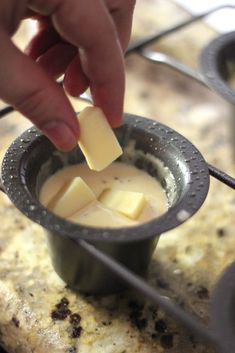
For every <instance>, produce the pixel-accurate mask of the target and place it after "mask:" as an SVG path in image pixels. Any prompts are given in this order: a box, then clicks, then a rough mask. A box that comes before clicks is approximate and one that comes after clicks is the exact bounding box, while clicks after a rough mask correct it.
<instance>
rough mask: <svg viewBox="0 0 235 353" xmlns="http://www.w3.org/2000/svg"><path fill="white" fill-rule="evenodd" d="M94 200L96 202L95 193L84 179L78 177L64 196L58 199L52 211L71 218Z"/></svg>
mask: <svg viewBox="0 0 235 353" xmlns="http://www.w3.org/2000/svg"><path fill="white" fill-rule="evenodd" d="M93 200H95V195H94V193H93V191H92V190H91V189H90V188H89V186H88V185H87V184H86V183H85V182H84V181H83V180H82V178H80V177H76V178H74V179H73V180H72V182H71V183H70V184H69V186H68V188H67V189H66V190H65V192H64V194H63V195H62V196H61V197H60V198H59V199H57V201H56V204H55V205H54V207H53V210H52V211H53V212H54V213H55V214H57V215H58V216H61V217H69V216H71V215H72V214H73V213H75V212H77V211H79V210H80V209H81V208H83V207H84V206H86V205H87V204H88V203H90V202H91V201H93Z"/></svg>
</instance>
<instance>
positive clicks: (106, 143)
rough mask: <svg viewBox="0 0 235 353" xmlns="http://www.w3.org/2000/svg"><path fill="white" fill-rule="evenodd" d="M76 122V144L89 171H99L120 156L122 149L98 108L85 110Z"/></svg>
mask: <svg viewBox="0 0 235 353" xmlns="http://www.w3.org/2000/svg"><path fill="white" fill-rule="evenodd" d="M78 120H79V126H80V138H79V141H78V144H79V147H80V148H81V150H82V152H83V154H84V156H85V158H86V161H87V164H88V166H89V168H90V169H94V170H96V171H100V170H102V169H104V168H105V167H107V166H108V165H109V164H111V163H112V162H113V161H114V160H115V159H117V158H118V157H119V156H120V155H121V154H122V148H121V146H120V144H119V142H118V140H117V138H116V136H115V134H114V132H113V130H112V128H111V126H110V125H109V123H108V121H107V119H106V117H105V115H104V114H103V112H102V110H101V109H100V108H98V107H87V108H85V109H84V110H83V111H82V112H81V113H80V114H79V116H78Z"/></svg>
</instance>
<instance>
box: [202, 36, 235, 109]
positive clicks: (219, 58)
mask: <svg viewBox="0 0 235 353" xmlns="http://www.w3.org/2000/svg"><path fill="white" fill-rule="evenodd" d="M234 48H235V32H230V33H226V34H224V35H221V36H219V37H217V38H216V39H214V40H213V41H212V42H210V43H209V45H207V46H206V47H205V48H204V49H203V51H202V54H201V60H200V61H201V70H202V74H203V76H204V78H205V81H206V83H207V84H208V86H209V87H210V88H211V89H213V90H214V91H216V92H217V93H218V94H220V95H221V96H222V97H224V98H225V99H226V101H227V102H229V103H232V104H235V91H234V89H233V88H232V87H231V86H230V84H229V79H230V78H231V76H233V75H235V50H234Z"/></svg>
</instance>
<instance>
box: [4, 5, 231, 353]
mask: <svg viewBox="0 0 235 353" xmlns="http://www.w3.org/2000/svg"><path fill="white" fill-rule="evenodd" d="M224 8H232V9H235V6H233V5H226V6H219V7H216V8H213V9H211V10H209V11H207V12H204V13H202V14H200V15H198V16H193V17H191V18H190V19H189V20H186V21H184V22H181V23H180V24H178V25H176V26H173V27H170V28H168V29H167V30H164V31H162V32H160V33H156V34H155V35H151V36H149V37H147V38H145V39H142V40H140V41H139V42H137V43H134V44H131V45H130V46H129V48H128V50H127V52H126V55H127V56H128V55H131V54H136V53H137V54H138V55H141V56H142V57H144V58H145V59H147V60H150V61H151V62H155V63H158V64H163V65H167V66H169V67H170V68H172V69H174V70H177V71H179V72H181V73H182V74H184V75H186V76H188V77H190V78H192V79H194V80H196V81H197V82H199V83H201V84H203V85H204V86H206V87H208V86H207V84H206V83H205V81H204V79H203V77H202V75H201V74H200V73H198V72H194V71H193V70H192V69H191V68H189V67H187V66H185V65H183V64H182V63H180V62H177V61H176V60H175V59H174V58H172V57H170V56H168V55H165V54H163V53H157V52H152V51H151V50H148V49H147V46H148V45H150V44H152V43H155V42H156V41H158V40H160V39H162V38H164V37H167V36H168V35H169V34H171V33H173V32H176V31H178V30H180V29H182V28H185V27H187V26H188V25H191V24H192V23H195V22H197V21H200V20H202V19H203V18H205V17H206V16H208V15H210V14H212V13H213V12H215V11H219V10H221V9H224ZM59 83H60V84H61V83H62V82H59ZM208 88H209V87H208ZM12 111H14V108H13V107H11V106H7V107H5V108H3V109H1V110H0V118H2V117H4V116H6V115H8V114H9V113H11V112H12ZM207 165H208V169H209V173H210V175H211V176H212V177H214V178H216V179H217V180H219V181H220V182H222V183H224V184H225V185H227V186H228V187H230V188H232V189H235V178H234V177H232V176H230V175H228V174H227V173H226V172H224V171H222V170H220V169H218V168H217V167H215V166H213V165H211V164H207ZM78 243H79V245H80V246H81V247H82V248H83V249H84V250H85V251H86V252H87V253H89V254H90V255H91V256H93V257H95V258H96V260H97V261H99V262H101V263H102V264H104V265H105V266H107V267H108V268H109V269H110V270H111V271H112V272H114V273H115V274H116V275H117V276H118V277H120V278H121V279H122V280H124V281H125V282H126V283H127V284H128V285H129V286H131V287H132V288H135V289H136V290H137V291H138V292H139V293H141V294H142V295H144V296H145V297H146V298H147V299H149V300H150V301H152V302H153V303H154V304H157V305H159V306H160V307H161V308H162V309H163V310H165V311H166V312H167V313H168V314H170V315H171V316H173V317H174V318H175V319H176V320H177V321H179V322H181V323H182V324H183V325H184V326H185V327H186V328H188V329H189V330H191V331H192V333H194V334H195V335H196V336H198V338H200V339H201V340H202V341H204V342H205V343H209V344H212V345H213V346H214V347H215V348H216V349H219V351H221V352H224V353H233V352H235V334H234V335H233V334H232V335H228V336H227V337H223V336H222V335H221V334H218V331H217V330H216V328H215V327H213V324H212V325H211V324H210V325H209V327H206V326H204V325H203V324H202V323H201V322H200V321H198V319H197V318H195V317H193V316H192V315H190V314H188V313H187V312H185V311H184V310H183V309H181V308H180V307H178V306H177V305H175V304H173V302H171V301H170V300H169V299H166V298H164V297H163V296H161V295H160V294H159V293H158V291H156V290H155V289H153V288H152V287H151V286H150V285H149V284H148V283H147V282H146V281H145V280H144V279H143V278H141V277H139V276H137V275H136V274H134V273H133V272H131V271H130V270H128V269H127V268H126V267H125V266H123V265H122V264H120V263H118V262H117V261H115V260H113V259H112V258H111V257H109V256H107V255H106V254H104V253H103V252H101V251H100V250H98V249H96V248H95V247H94V246H92V245H91V244H89V243H88V242H86V241H84V240H78ZM234 267H235V266H234V265H232V266H231V268H229V269H228V270H227V271H226V274H225V276H224V278H225V277H226V280H227V282H229V281H228V279H229V278H230V279H231V280H232V281H233V282H234V283H235V268H234ZM224 278H222V281H221V282H223V285H224V283H225V282H224V281H223V279H224ZM233 287H235V285H234V286H233ZM227 289H228V290H229V289H230V291H232V290H233V289H234V290H235V288H229V286H228V288H227ZM219 291H220V290H219ZM228 297H229V296H228ZM230 297H232V298H233V295H230ZM217 301H218V300H217ZM212 304H213V303H212ZM215 305H216V304H215ZM228 305H229V303H228ZM212 306H213V305H212ZM216 310H217V308H216ZM216 310H215V311H216ZM228 314H229V313H228ZM228 316H229V315H228ZM232 319H233V318H232ZM232 319H231V324H230V323H228V324H230V327H231V325H232V324H233V321H232ZM220 328H221V327H220ZM227 328H228V326H226V323H225V324H224V329H227ZM222 331H224V330H222ZM230 331H231V330H230ZM234 332H235V331H234ZM233 336H234V337H233ZM0 352H1V351H0Z"/></svg>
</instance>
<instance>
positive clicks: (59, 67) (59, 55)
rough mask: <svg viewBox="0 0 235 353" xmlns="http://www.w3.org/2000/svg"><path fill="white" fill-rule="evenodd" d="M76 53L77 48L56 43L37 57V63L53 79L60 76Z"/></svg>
mask: <svg viewBox="0 0 235 353" xmlns="http://www.w3.org/2000/svg"><path fill="white" fill-rule="evenodd" d="M76 54H77V48H75V47H74V46H72V45H70V44H66V43H58V44H56V45H54V46H53V47H52V48H50V49H49V50H47V52H46V53H44V54H43V55H41V56H40V57H39V58H38V59H37V63H38V64H39V65H40V66H41V67H42V68H43V69H44V70H45V71H46V72H47V73H48V74H49V75H50V76H51V77H52V78H54V79H56V78H58V77H60V76H61V75H62V74H63V73H64V72H65V70H66V68H67V67H68V65H69V64H70V62H71V61H72V60H73V58H74V57H75V56H76Z"/></svg>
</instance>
